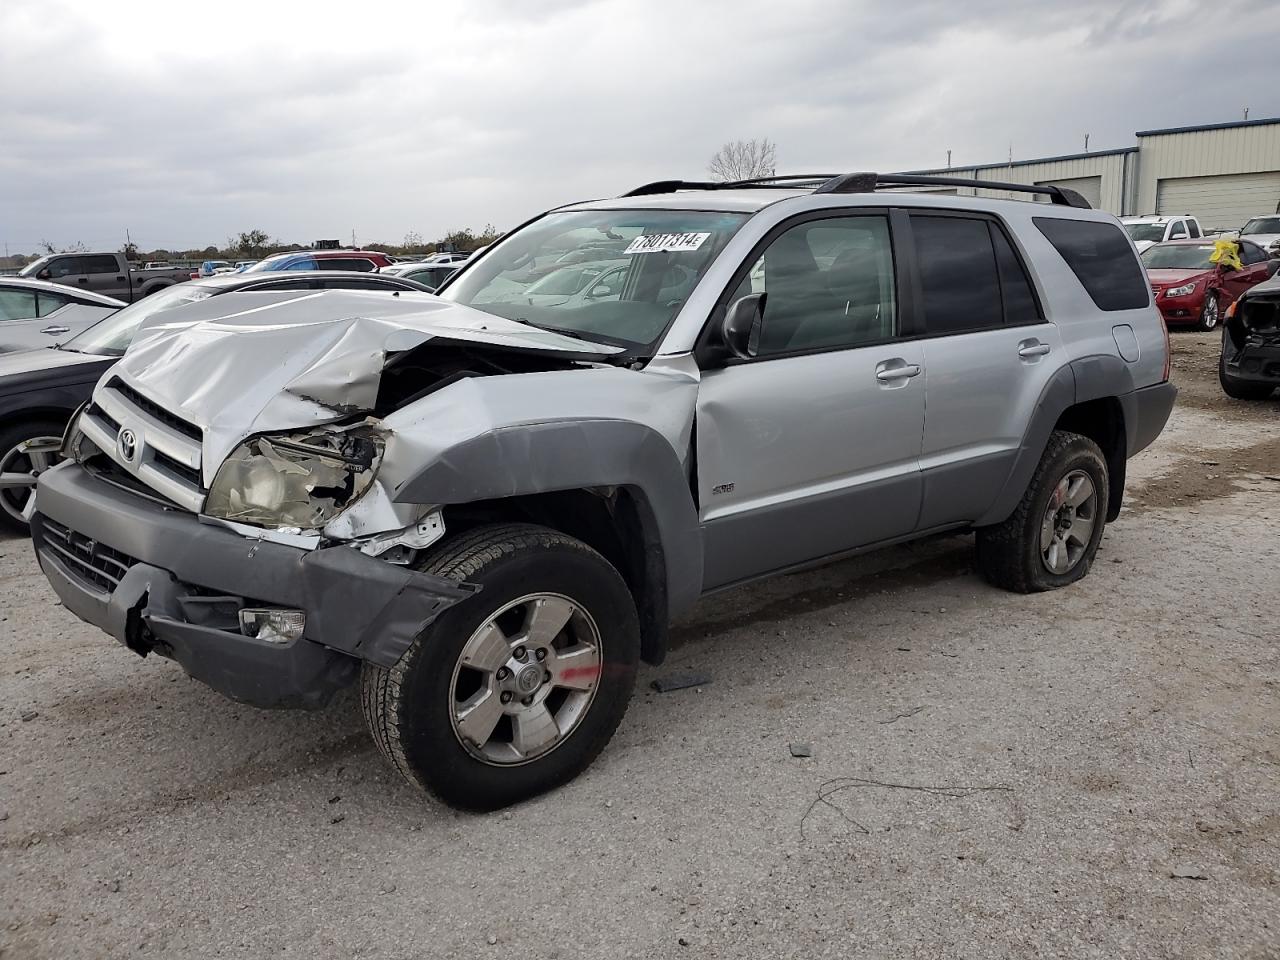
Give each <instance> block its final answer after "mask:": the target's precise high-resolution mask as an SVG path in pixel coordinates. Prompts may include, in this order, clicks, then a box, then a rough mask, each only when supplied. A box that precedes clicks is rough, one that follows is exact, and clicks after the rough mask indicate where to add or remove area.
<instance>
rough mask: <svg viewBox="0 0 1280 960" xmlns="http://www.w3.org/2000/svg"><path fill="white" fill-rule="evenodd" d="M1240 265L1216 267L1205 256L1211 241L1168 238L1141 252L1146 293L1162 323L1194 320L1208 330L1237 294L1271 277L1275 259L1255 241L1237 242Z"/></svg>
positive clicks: (1210, 250) (1192, 321)
mask: <svg viewBox="0 0 1280 960" xmlns="http://www.w3.org/2000/svg"><path fill="white" fill-rule="evenodd" d="M1236 242H1237V243H1238V244H1239V246H1240V261H1241V263H1242V264H1243V269H1241V270H1233V269H1231V268H1229V267H1220V266H1219V265H1218V264H1216V263H1214V262H1213V261H1211V260H1210V259H1209V256H1210V254H1212V253H1213V246H1214V243H1213V240H1209V239H1205V238H1203V237H1201V238H1199V239H1196V240H1167V241H1165V242H1164V243H1157V244H1156V245H1155V246H1154V247H1148V248H1147V249H1146V250H1144V251H1142V263H1143V265H1144V266H1145V267H1146V268H1147V277H1148V278H1149V279H1150V281H1151V292H1152V293H1153V294H1155V299H1156V306H1157V307H1159V308H1160V313H1161V315H1162V316H1163V317H1164V321H1165V323H1166V324H1175V323H1194V324H1196V325H1197V326H1198V327H1199V328H1200V329H1201V330H1212V329H1213V328H1214V327H1216V326H1217V325H1218V321H1219V320H1220V319H1221V318H1222V316H1223V314H1225V313H1226V312H1227V307H1229V306H1231V304H1233V303H1235V301H1236V298H1237V297H1238V296H1240V294H1242V293H1244V292H1245V291H1246V290H1248V289H1249V288H1250V287H1252V286H1254V285H1255V284H1259V283H1262V281H1264V280H1268V279H1270V278H1271V275H1272V274H1274V273H1275V272H1276V267H1277V266H1280V260H1271V259H1269V258H1268V257H1267V253H1266V251H1265V250H1263V249H1262V248H1261V247H1260V246H1258V245H1257V244H1256V243H1250V242H1249V241H1247V240H1239V241H1236Z"/></svg>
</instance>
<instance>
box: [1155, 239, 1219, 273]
mask: <svg viewBox="0 0 1280 960" xmlns="http://www.w3.org/2000/svg"><path fill="white" fill-rule="evenodd" d="M1211 253H1213V244H1212V243H1162V244H1159V245H1157V246H1154V247H1150V248H1148V249H1146V250H1143V251H1142V262H1143V263H1144V264H1145V265H1146V267H1147V269H1148V270H1212V269H1213V263H1212V262H1210V260H1209V254H1211Z"/></svg>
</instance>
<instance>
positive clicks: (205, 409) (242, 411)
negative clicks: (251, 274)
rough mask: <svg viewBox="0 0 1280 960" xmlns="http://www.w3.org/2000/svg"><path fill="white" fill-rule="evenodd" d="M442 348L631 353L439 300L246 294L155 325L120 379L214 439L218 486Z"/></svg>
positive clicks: (208, 453) (139, 340) (363, 403)
mask: <svg viewBox="0 0 1280 960" xmlns="http://www.w3.org/2000/svg"><path fill="white" fill-rule="evenodd" d="M435 338H445V339H448V340H452V341H458V340H462V341H468V342H471V343H476V344H490V345H493V346H496V347H501V348H504V349H518V350H538V351H548V352H555V353H559V354H580V355H582V357H583V359H584V360H590V359H593V358H599V357H601V356H604V355H607V354H612V353H617V352H620V348H618V347H612V346H606V345H604V344H592V343H587V342H585V341H582V340H577V339H574V338H572V337H568V336H563V335H561V334H557V333H552V332H549V331H544V330H538V329H537V328H535V327H530V326H528V325H527V324H523V323H518V322H516V321H514V320H506V319H503V318H501V317H496V316H492V315H491V314H487V313H484V312H482V311H479V310H474V309H472V308H470V307H465V306H461V305H459V304H455V303H450V302H448V301H446V300H441V299H440V298H438V297H435V296H432V295H430V294H419V293H398V294H393V293H389V292H386V291H373V290H370V291H362V290H324V291H296V290H295V291H268V292H239V293H229V294H224V295H222V296H216V297H209V298H208V299H205V300H201V301H198V302H195V303H190V304H185V305H183V306H180V307H176V308H174V309H172V310H166V311H161V312H160V313H157V314H154V315H153V316H152V317H151V318H150V319H149V321H148V322H147V323H145V324H144V325H143V327H142V328H141V329H140V330H139V331H138V334H137V335H136V336H135V338H134V341H133V344H132V346H131V347H130V348H129V350H128V352H127V353H126V354H125V356H124V357H123V358H122V359H121V360H120V362H119V363H118V364H116V366H115V367H113V368H112V371H111V373H112V375H118V376H120V377H121V378H122V379H123V380H125V381H126V382H127V383H129V384H131V385H132V386H133V387H135V388H136V389H137V390H139V391H140V392H141V393H143V394H144V395H145V396H146V397H148V398H149V399H151V400H153V401H155V402H156V403H158V404H159V405H160V406H161V407H162V408H164V409H165V410H166V411H168V412H170V413H173V414H175V415H177V416H179V417H181V418H182V419H184V420H187V421H189V422H191V423H193V424H195V425H197V426H199V427H201V428H202V429H203V431H204V445H203V446H204V450H203V461H204V473H205V478H206V482H208V481H209V480H211V479H212V477H211V474H212V473H213V472H215V471H216V469H217V466H218V464H220V463H221V462H222V461H223V459H225V457H226V456H227V454H228V453H230V452H231V451H232V450H233V449H234V448H235V447H236V446H237V445H238V444H239V443H240V442H241V441H242V440H243V439H244V438H245V437H246V436H249V435H251V434H256V433H262V432H266V431H272V430H286V429H294V428H306V427H309V426H312V425H313V424H316V423H325V422H330V421H333V420H335V419H338V418H340V417H343V416H347V415H351V414H357V413H361V412H365V411H369V410H372V409H373V406H374V403H375V401H376V398H377V394H378V383H379V381H380V379H381V375H382V370H383V367H384V366H385V364H386V362H387V359H388V357H389V356H391V355H394V354H397V353H401V352H403V351H405V350H409V349H412V348H414V347H417V346H420V345H421V344H423V343H425V342H426V341H429V340H432V339H435ZM110 379H111V377H110V376H108V377H105V378H104V381H105V380H110ZM99 389H101V387H99Z"/></svg>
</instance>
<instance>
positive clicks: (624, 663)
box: [361, 524, 640, 810]
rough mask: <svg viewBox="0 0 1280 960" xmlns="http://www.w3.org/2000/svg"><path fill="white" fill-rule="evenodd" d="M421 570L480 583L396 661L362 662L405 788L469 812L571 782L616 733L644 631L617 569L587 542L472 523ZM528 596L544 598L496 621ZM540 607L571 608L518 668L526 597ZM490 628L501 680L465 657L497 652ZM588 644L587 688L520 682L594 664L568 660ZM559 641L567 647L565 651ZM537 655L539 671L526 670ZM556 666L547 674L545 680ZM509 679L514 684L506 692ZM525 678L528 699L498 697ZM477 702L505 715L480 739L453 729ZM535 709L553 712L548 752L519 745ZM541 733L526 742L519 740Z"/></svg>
mask: <svg viewBox="0 0 1280 960" xmlns="http://www.w3.org/2000/svg"><path fill="white" fill-rule="evenodd" d="M422 570H423V572H425V573H431V574H434V575H436V576H440V577H445V578H447V579H450V580H456V581H459V582H461V581H467V582H470V583H478V584H479V585H480V586H481V588H482V589H481V590H480V592H479V593H478V594H477V595H476V596H475V597H473V598H470V599H467V600H463V601H462V602H460V603H458V604H457V605H456V606H453V607H450V608H448V609H446V610H445V611H444V613H443V614H441V615H440V617H439V618H438V619H437V620H435V621H434V622H433V623H432V624H430V625H429V626H428V627H427V628H426V629H425V630H423V631H422V633H421V634H419V635H418V637H417V638H416V639H415V640H414V642H413V644H412V645H411V646H410V647H409V649H408V650H407V651H405V653H404V655H403V656H402V657H401V658H400V660H399V661H398V662H397V663H396V664H395V666H393V667H391V668H390V669H384V668H382V667H378V666H376V665H374V664H370V663H366V664H365V665H364V669H363V672H362V674H361V704H362V706H363V710H364V716H365V721H366V722H367V723H368V725H369V730H370V732H371V733H372V734H373V738H374V741H375V742H376V743H377V744H378V748H379V749H380V750H381V751H382V753H383V755H384V756H386V757H387V759H388V760H390V761H391V763H392V765H393V766H394V767H395V768H396V769H397V770H399V771H400V773H401V775H403V776H404V778H405V779H406V780H408V781H409V782H410V783H412V784H414V785H416V786H418V787H421V788H422V789H424V790H426V791H428V792H430V793H432V794H434V795H435V796H437V797H438V798H439V799H441V800H442V801H444V802H445V803H447V804H449V805H450V806H453V807H458V808H461V809H465V810H495V809H498V808H500V807H505V806H507V805H509V804H512V803H517V802H519V801H521V800H524V799H527V798H529V797H532V796H535V795H537V794H540V793H543V792H545V791H547V790H551V789H553V788H555V787H557V786H560V785H561V784H564V783H566V782H568V781H569V780H572V779H573V778H574V777H576V776H577V775H578V774H579V773H581V772H582V771H583V770H584V769H586V768H587V766H589V765H590V764H591V762H592V760H594V759H595V757H596V755H597V754H599V752H600V751H601V750H602V749H603V748H604V746H605V744H606V743H608V742H609V739H610V738H611V737H612V736H613V732H614V730H616V729H617V726H618V723H619V722H620V721H621V720H622V715H623V714H624V713H625V712H626V709H627V702H628V701H629V700H630V698H631V693H632V689H633V688H634V686H635V679H636V671H637V668H638V664H639V659H640V627H639V621H638V618H637V615H636V608H635V602H634V600H633V599H632V596H631V593H630V591H629V590H628V589H627V585H626V583H624V582H623V579H622V577H621V576H620V575H619V574H618V572H617V570H615V569H614V568H613V566H611V565H610V564H609V562H608V561H607V560H605V559H604V557H602V556H601V555H600V554H598V553H596V551H594V550H593V549H591V548H590V547H588V546H587V545H586V544H584V543H582V542H581V541H579V540H575V539H574V538H572V537H568V536H565V535H564V534H561V533H559V532H557V531H555V530H551V529H548V528H546V527H538V526H533V525H531V524H502V525H495V526H486V527H481V528H478V529H476V530H472V531H469V532H467V533H465V534H462V535H460V536H459V537H457V538H455V539H453V540H449V541H446V542H445V543H443V544H441V545H440V546H439V547H438V548H437V549H436V550H435V552H434V553H433V554H432V555H431V556H430V557H429V558H428V560H427V562H426V563H425V564H424V566H423V567H422ZM531 595H543V596H545V597H546V600H543V599H535V600H530V601H528V603H525V604H523V605H522V606H516V607H514V608H512V609H511V610H509V611H508V612H507V613H504V614H502V615H501V616H496V617H495V614H498V613H499V612H500V611H503V610H504V609H505V608H507V607H509V606H510V605H511V604H513V603H518V602H520V601H521V600H522V598H529V597H530V596H531ZM546 602H549V603H551V604H553V605H554V604H558V603H562V602H563V603H565V604H566V605H572V606H573V607H574V608H575V609H576V612H575V613H574V614H573V616H572V618H571V619H570V620H568V621H567V623H566V626H565V627H564V628H562V629H561V630H560V631H559V632H558V633H556V634H555V637H554V638H553V640H552V642H551V643H550V645H549V646H546V647H543V646H540V645H538V644H539V643H540V641H538V640H537V639H536V637H535V635H534V634H533V633H530V634H529V635H528V640H527V642H528V649H526V650H525V659H524V662H523V664H521V663H520V662H518V661H517V660H516V659H515V658H516V657H517V656H518V654H519V653H520V650H521V649H522V647H521V646H520V645H519V644H518V643H517V642H516V640H515V639H514V638H516V637H519V636H520V635H521V632H522V629H527V628H528V625H529V623H531V622H532V621H533V615H532V614H529V613H528V610H529V609H530V606H529V605H530V604H533V605H540V604H542V603H546ZM548 609H550V608H548ZM554 619H555V618H552V620H553V621H554ZM519 621H523V624H524V626H523V628H522V627H521V626H518V625H517V623H518V622H519ZM491 624H492V625H495V626H497V627H498V628H499V629H500V631H501V633H500V634H499V637H500V639H499V640H498V641H497V642H498V643H501V642H502V641H505V643H506V646H505V647H500V648H496V649H501V650H502V654H501V655H502V656H508V657H510V659H508V660H506V661H502V660H501V659H499V660H498V661H496V662H499V663H503V662H505V663H507V664H516V668H515V669H514V670H508V672H507V679H506V680H500V679H499V678H500V675H501V672H502V670H501V669H498V670H496V671H491V672H487V671H482V670H479V669H474V668H473V667H471V666H469V665H468V664H467V663H464V662H463V661H462V659H461V658H462V656H463V654H464V652H467V653H468V657H469V660H470V662H474V663H480V662H483V660H484V659H485V658H482V657H480V656H479V653H480V652H486V653H489V652H492V650H491V649H490V646H489V645H488V644H484V643H478V641H477V638H480V637H481V636H482V634H486V632H491V627H490V625H491ZM593 638H594V641H593ZM592 642H595V644H596V646H595V649H596V660H595V665H594V666H587V667H578V668H575V669H576V671H577V673H578V674H579V676H578V677H576V678H574V679H573V680H572V682H573V683H574V684H575V685H584V684H585V685H590V686H591V687H592V689H591V691H590V692H589V694H588V692H587V691H583V690H577V689H575V690H569V689H566V688H562V687H561V686H559V685H558V683H552V682H546V683H545V686H544V687H539V688H538V689H537V691H536V692H535V693H533V694H532V695H530V696H528V697H527V699H525V698H523V694H524V692H525V691H526V690H527V688H526V687H525V686H523V684H524V682H525V681H526V680H530V679H536V678H535V677H533V676H532V675H533V674H537V676H538V677H541V676H544V673H543V670H542V667H543V666H551V669H554V670H556V671H557V680H558V678H559V677H560V676H566V677H568V676H569V675H570V674H573V673H574V672H575V669H568V670H566V669H565V667H564V664H566V663H569V662H575V663H584V662H585V663H590V660H589V659H588V660H586V661H584V660H580V659H579V660H573V661H571V660H570V658H569V656H566V655H565V654H566V652H568V653H569V654H572V652H573V651H582V650H584V649H587V650H589V649H590V647H591V643H592ZM556 644H563V646H561V647H560V648H559V649H557V648H556ZM469 645H470V646H469ZM539 651H540V652H542V653H546V654H547V657H546V660H545V661H543V660H542V659H541V657H538V658H537V659H535V657H534V656H533V654H534V653H536V652H539ZM488 659H490V660H492V658H488ZM535 664H536V665H537V669H536V670H534V669H532V668H533V667H534V665H535ZM491 665H492V664H491ZM550 675H551V672H550V670H547V671H546V672H545V676H547V677H549V676H550ZM502 684H506V685H508V689H506V690H504V691H503V693H502V694H499V692H498V690H499V689H500V688H501V685H502ZM517 684H520V686H519V692H518V693H517V694H515V695H514V696H521V697H522V699H521V700H519V701H517V700H515V699H512V700H511V701H510V703H507V705H506V706H501V705H498V701H497V700H495V699H490V698H494V697H499V696H501V695H506V696H513V695H512V694H511V690H512V689H514V688H515V686H516V685H517ZM544 689H545V693H544ZM538 697H542V698H543V699H540V700H538V699H536V698H538ZM477 699H483V700H484V701H485V702H486V703H487V704H488V705H489V706H490V707H492V708H493V709H495V710H502V711H504V713H503V714H502V716H500V717H499V718H498V720H497V723H496V726H492V727H490V729H491V731H492V733H491V735H490V738H489V739H488V740H486V742H485V743H484V744H483V745H481V744H479V743H475V742H471V741H469V740H464V736H463V733H462V732H459V729H460V728H459V724H460V723H462V722H464V721H461V720H459V719H458V717H459V712H460V707H462V706H464V704H463V703H460V700H461V701H464V702H465V703H472V702H474V701H476V700H477ZM529 700H536V704H535V705H534V706H525V705H524V704H526V703H527V702H528V701H529ZM502 702H503V703H506V701H502ZM557 704H559V705H558V706H557ZM538 707H542V708H544V709H545V711H546V712H547V713H549V714H551V715H553V716H554V717H555V721H556V725H555V726H554V727H552V728H548V727H546V726H545V722H544V723H542V724H538V725H537V726H536V730H537V731H538V732H539V733H544V732H545V731H547V730H549V729H555V730H556V731H557V733H556V734H555V736H556V738H557V739H556V740H555V742H554V743H552V744H551V745H549V746H544V747H542V748H541V749H542V750H543V751H544V752H540V753H535V752H534V750H532V749H530V750H529V751H528V752H527V753H526V754H522V753H521V752H520V751H519V750H518V749H517V742H518V733H517V731H518V730H522V731H527V730H529V729H532V728H533V727H532V725H531V726H529V727H526V726H525V724H526V722H530V723H531V720H530V718H534V717H538V716H540V715H541V714H540V713H539V712H538V710H537V708H538ZM507 711H512V712H513V713H509V712H507ZM513 714H518V715H519V716H516V715H513ZM477 715H478V711H477ZM566 718H568V719H566ZM570 721H572V722H571V723H570ZM517 724H519V726H517ZM561 724H564V725H567V726H568V732H567V733H564V734H560V733H559V732H558V731H559V730H560V726H561ZM473 735H476V734H474V733H473ZM476 736H478V735H476ZM504 738H505V739H504ZM508 739H509V742H507V741H508ZM536 739H537V737H528V738H526V739H525V740H520V741H519V744H520V746H524V745H525V744H526V743H529V742H533V741H535V740H536Z"/></svg>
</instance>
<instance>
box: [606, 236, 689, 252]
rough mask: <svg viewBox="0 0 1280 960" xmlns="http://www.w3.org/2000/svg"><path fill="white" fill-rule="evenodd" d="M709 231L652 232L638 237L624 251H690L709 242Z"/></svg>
mask: <svg viewBox="0 0 1280 960" xmlns="http://www.w3.org/2000/svg"><path fill="white" fill-rule="evenodd" d="M710 236H711V234H709V233H651V234H648V235H645V236H639V237H636V238H635V239H634V240H632V241H631V243H630V244H628V245H627V249H625V250H623V251H622V252H623V253H662V252H665V253H688V252H689V251H690V250H697V249H698V248H699V247H700V246H702V245H703V244H704V243H706V242H707V238H708V237H710Z"/></svg>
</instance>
